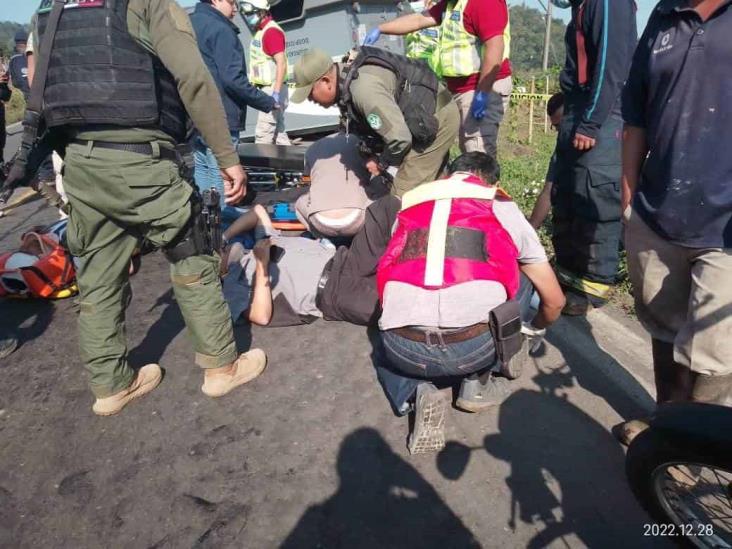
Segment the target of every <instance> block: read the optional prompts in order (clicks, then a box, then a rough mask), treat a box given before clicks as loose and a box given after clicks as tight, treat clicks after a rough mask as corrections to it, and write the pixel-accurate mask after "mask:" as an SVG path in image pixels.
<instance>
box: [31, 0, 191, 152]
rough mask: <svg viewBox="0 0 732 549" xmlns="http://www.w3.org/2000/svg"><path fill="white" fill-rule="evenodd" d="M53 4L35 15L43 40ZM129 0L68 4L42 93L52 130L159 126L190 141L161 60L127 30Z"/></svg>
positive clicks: (44, 4)
mask: <svg viewBox="0 0 732 549" xmlns="http://www.w3.org/2000/svg"><path fill="white" fill-rule="evenodd" d="M52 4H53V2H52V0H43V2H42V3H41V7H40V8H39V10H38V34H39V43H42V41H43V33H44V31H45V30H46V25H47V22H48V15H49V12H50V8H51V6H52ZM127 4H128V0H85V1H82V2H78V3H75V4H68V5H67V6H66V7H65V9H64V11H63V13H62V14H61V18H60V20H59V23H58V29H57V31H56V36H55V38H54V41H53V46H52V47H51V54H50V55H51V58H50V62H49V68H48V77H47V80H46V89H45V91H44V94H43V101H44V108H43V115H44V117H45V119H46V123H47V124H48V126H49V127H58V126H77V127H78V126H88V125H91V124H104V125H113V126H123V127H146V126H147V127H149V126H154V127H157V128H160V129H161V130H162V131H164V132H165V133H167V134H168V135H170V136H171V137H172V138H173V139H175V140H176V141H177V142H182V141H184V140H185V135H186V121H187V117H188V115H187V113H186V110H185V107H184V106H183V102H182V101H181V99H180V95H179V94H178V87H177V85H176V83H175V79H174V78H173V75H172V74H170V71H168V70H167V69H166V68H165V67H164V66H163V64H162V63H161V62H160V60H159V59H158V58H157V57H155V56H154V55H152V54H150V53H149V52H148V51H146V50H145V49H144V48H143V47H142V46H140V45H139V44H138V43H137V42H136V41H135V40H134V38H133V37H132V36H131V35H130V33H129V32H128V30H127Z"/></svg>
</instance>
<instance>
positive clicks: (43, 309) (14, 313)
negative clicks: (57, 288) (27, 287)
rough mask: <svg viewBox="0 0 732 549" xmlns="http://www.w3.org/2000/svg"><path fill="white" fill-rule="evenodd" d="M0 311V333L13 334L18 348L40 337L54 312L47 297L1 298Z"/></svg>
mask: <svg viewBox="0 0 732 549" xmlns="http://www.w3.org/2000/svg"><path fill="white" fill-rule="evenodd" d="M0 311H2V313H1V314H0V334H2V335H6V334H12V335H14V336H15V337H16V338H17V339H18V347H19V348H20V347H22V346H23V345H25V344H26V343H28V342H30V341H33V340H34V339H36V338H38V337H41V336H42V335H43V334H44V332H45V331H46V329H47V328H48V326H49V325H50V324H51V320H53V316H54V313H55V310H54V304H53V303H52V302H50V301H48V300H47V299H2V300H0Z"/></svg>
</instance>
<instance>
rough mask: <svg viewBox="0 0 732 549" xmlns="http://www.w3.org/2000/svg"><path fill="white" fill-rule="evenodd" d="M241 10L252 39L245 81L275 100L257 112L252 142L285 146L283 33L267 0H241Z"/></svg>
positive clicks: (285, 62) (286, 140)
mask: <svg viewBox="0 0 732 549" xmlns="http://www.w3.org/2000/svg"><path fill="white" fill-rule="evenodd" d="M241 11H242V15H243V16H244V21H245V22H246V24H247V26H248V27H249V30H250V31H251V32H252V34H253V36H252V42H251V44H250V46H249V80H250V81H251V82H252V84H254V85H255V86H257V87H258V88H260V89H261V90H262V91H263V92H265V93H267V94H270V95H271V96H272V97H273V98H274V100H275V103H276V107H275V110H273V111H272V112H269V113H266V112H260V113H259V118H258V119H257V127H256V129H255V132H254V138H255V142H257V143H274V144H277V145H289V144H290V138H289V137H288V136H287V132H286V131H285V109H287V103H288V97H287V84H286V82H287V72H288V71H287V52H286V50H285V32H284V31H283V30H282V27H280V26H279V25H278V24H277V23H276V22H275V20H274V19H273V18H272V14H271V13H270V11H269V2H268V0H246V1H245V2H241Z"/></svg>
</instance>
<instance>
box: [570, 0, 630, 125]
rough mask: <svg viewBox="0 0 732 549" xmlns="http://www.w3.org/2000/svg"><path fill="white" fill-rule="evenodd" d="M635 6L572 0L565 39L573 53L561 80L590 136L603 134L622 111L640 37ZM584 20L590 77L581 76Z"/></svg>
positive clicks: (626, 0)
mask: <svg viewBox="0 0 732 549" xmlns="http://www.w3.org/2000/svg"><path fill="white" fill-rule="evenodd" d="M635 12H636V10H635V3H634V1H633V0H583V1H579V0H573V1H572V20H571V21H570V23H569V25H567V33H566V35H565V40H564V41H565V45H566V48H567V56H566V61H565V66H564V70H562V73H561V74H560V75H559V84H560V87H561V88H562V91H563V92H564V94H565V101H566V102H567V103H568V104H569V105H570V106H569V107H568V110H573V111H577V112H581V113H582V120H581V121H580V123H579V126H578V127H577V131H578V132H579V133H581V134H584V135H586V136H588V137H596V136H597V131H598V130H599V129H600V127H601V126H602V125H603V124H604V123H605V120H607V118H608V116H609V115H610V114H619V113H620V93H621V90H622V89H623V83H624V82H625V79H626V77H627V76H628V68H629V67H630V61H631V58H632V56H633V48H634V47H635V44H636V41H637V39H638V31H637V29H636V22H635ZM578 26H580V27H581V30H582V36H583V37H584V42H585V47H584V51H585V53H586V61H587V62H586V68H587V82H586V83H582V82H580V80H579V72H580V71H579V66H580V65H581V64H582V63H581V56H578V51H577V49H578V48H577V29H578ZM572 106H574V107H575V108H572Z"/></svg>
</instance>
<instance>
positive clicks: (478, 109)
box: [470, 91, 488, 120]
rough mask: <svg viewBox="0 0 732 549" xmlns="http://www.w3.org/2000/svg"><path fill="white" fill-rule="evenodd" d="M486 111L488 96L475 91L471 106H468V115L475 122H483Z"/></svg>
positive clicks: (482, 92)
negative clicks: (470, 115)
mask: <svg viewBox="0 0 732 549" xmlns="http://www.w3.org/2000/svg"><path fill="white" fill-rule="evenodd" d="M487 109H488V94H487V93H485V92H484V91H476V92H475V95H474V96H473V104H472V105H470V113H471V114H472V115H473V118H475V119H476V120H483V117H484V116H485V112H486V110H487Z"/></svg>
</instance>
